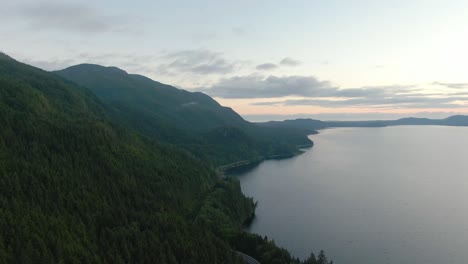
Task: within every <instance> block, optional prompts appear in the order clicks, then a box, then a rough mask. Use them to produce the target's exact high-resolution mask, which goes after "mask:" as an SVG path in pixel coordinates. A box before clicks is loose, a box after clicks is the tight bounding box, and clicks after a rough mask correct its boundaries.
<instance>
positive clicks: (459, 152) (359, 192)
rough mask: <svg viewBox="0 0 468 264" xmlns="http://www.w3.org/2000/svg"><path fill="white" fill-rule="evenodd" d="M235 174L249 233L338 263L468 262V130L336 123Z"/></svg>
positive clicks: (304, 254)
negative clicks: (295, 148) (291, 152)
mask: <svg viewBox="0 0 468 264" xmlns="http://www.w3.org/2000/svg"><path fill="white" fill-rule="evenodd" d="M310 138H311V139H312V140H313V141H314V143H315V146H314V147H313V148H311V149H308V150H307V151H306V152H305V153H304V154H302V155H299V156H297V157H294V158H291V159H286V160H269V161H266V162H263V163H261V164H260V165H259V166H257V167H255V168H254V169H252V170H250V171H248V172H245V173H242V174H240V175H237V176H238V177H239V179H240V181H241V186H242V189H243V192H244V193H245V194H246V195H248V196H252V197H254V199H255V200H256V201H258V203H259V204H258V208H257V211H256V215H257V216H256V218H255V220H254V221H253V223H252V225H251V226H250V231H251V232H254V233H258V234H260V235H266V236H268V237H269V238H270V239H274V240H275V242H276V243H277V244H278V245H280V246H282V247H285V248H287V249H288V250H289V251H290V252H291V253H292V254H294V255H295V256H298V257H300V258H305V257H306V256H308V255H309V254H310V252H311V250H313V251H314V252H316V253H317V252H318V251H319V250H320V249H323V250H325V252H326V254H327V256H329V257H330V258H331V259H333V260H334V263H335V264H344V263H346V264H357V263H359V264H366V263H369V264H383V263H392V264H394V263H399V264H403V263H408V264H409V263H411V264H417V263H424V264H428V263H437V264H440V263H444V264H447V263H456V264H466V263H468V173H467V171H468V170H467V165H468V128H466V127H443V126H398V127H386V128H336V129H326V130H322V131H320V133H319V134H318V135H313V136H311V137H310Z"/></svg>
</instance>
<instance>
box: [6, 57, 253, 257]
mask: <svg viewBox="0 0 468 264" xmlns="http://www.w3.org/2000/svg"><path fill="white" fill-rule="evenodd" d="M106 111H107V110H106V106H105V105H104V104H102V103H101V102H99V100H98V99H97V98H96V97H95V96H94V95H93V94H92V93H91V92H89V91H88V90H86V89H82V88H80V87H78V86H75V85H73V84H71V83H68V82H64V81H63V80H62V79H61V78H58V77H56V76H54V75H53V74H50V73H47V72H44V71H42V70H39V69H36V68H33V67H30V66H26V65H24V64H21V63H18V62H16V61H14V60H13V59H11V58H9V57H7V56H5V55H1V56H0V113H1V114H0V121H1V123H2V126H1V128H0V157H1V159H0V183H1V184H0V188H1V190H0V208H1V209H0V263H83V262H85V263H212V262H218V263H239V260H238V259H237V258H236V257H235V256H234V254H233V253H232V251H231V250H230V246H229V244H228V243H227V241H226V240H225V238H224V237H223V236H225V235H226V234H230V233H231V234H235V233H237V232H240V226H241V224H242V222H243V221H244V220H245V219H247V218H248V217H250V216H251V214H252V213H253V209H254V205H253V202H252V200H251V199H247V198H245V197H244V196H243V195H242V193H241V192H240V187H239V184H238V183H237V182H235V181H230V180H220V179H219V178H218V176H217V175H216V174H215V173H214V172H213V171H212V170H210V169H209V168H208V167H206V166H205V165H203V164H201V163H200V162H199V161H197V160H196V159H194V158H192V157H191V155H190V154H188V153H186V152H184V151H181V150H178V149H175V148H174V147H171V146H164V145H161V144H157V143H155V142H151V141H148V140H146V139H144V138H141V137H140V136H138V135H137V134H136V133H133V132H131V131H129V130H127V129H125V128H119V127H117V126H115V125H113V124H111V123H110V122H109V121H107V120H106V116H105V113H106ZM214 201H215V203H214ZM213 206H216V207H213ZM221 208H222V209H221ZM212 219H216V221H213V220H212ZM206 223H211V225H207V224H206Z"/></svg>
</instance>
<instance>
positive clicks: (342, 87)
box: [0, 0, 468, 120]
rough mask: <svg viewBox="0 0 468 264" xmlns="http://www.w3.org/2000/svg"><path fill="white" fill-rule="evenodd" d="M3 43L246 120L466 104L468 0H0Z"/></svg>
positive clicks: (49, 63) (440, 110)
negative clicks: (157, 86) (167, 87)
mask: <svg viewBox="0 0 468 264" xmlns="http://www.w3.org/2000/svg"><path fill="white" fill-rule="evenodd" d="M0 5H1V8H0V50H1V51H3V52H5V53H7V54H8V55H10V56H12V57H14V58H15V59H17V60H19V61H23V62H25V63H28V64H31V65H34V66H37V67H40V68H42V69H45V70H58V69H63V68H66V67H68V66H72V65H76V64H79V63H96V64H101V65H106V66H117V67H119V68H121V69H123V70H126V71H127V72H129V73H137V74H142V75H145V76H148V77H150V78H152V79H154V80H157V81H160V82H164V83H167V84H171V85H174V86H176V87H178V88H183V89H187V90H190V91H201V92H204V93H206V94H208V95H210V96H213V97H214V98H215V99H216V100H217V101H218V102H220V103H221V104H223V105H225V106H229V107H232V108H233V109H234V110H236V111H237V112H239V113H240V114H241V115H243V116H244V117H245V118H247V119H249V120H262V119H275V120H280V119H285V118H294V117H316V118H321V119H342V120H348V119H392V118H398V117H404V116H423V117H434V118H442V117H446V116H449V115H452V114H468V71H467V69H468V48H467V47H468V16H467V15H466V14H468V1H466V0H450V1H442V0H440V1H435V0H411V1H408V0H386V1H383V0H382V1H380V0H373V1H371V0H353V1H349V0H340V1H339V0H323V1H318V0H304V1H294V0H290V1H274V0H270V1H260V0H258V1H255V0H249V1H247V0H238V1H219V0H218V1H214V0H197V1H195V0H193V1H175V0H174V1H157V0H151V1H147V0H141V1H119V0H113V1H110V0H94V1H88V0H81V1H68V0H61V1H51V0H15V1H11V0H8V1H7V0H0Z"/></svg>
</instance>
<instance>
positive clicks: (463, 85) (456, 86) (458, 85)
mask: <svg viewBox="0 0 468 264" xmlns="http://www.w3.org/2000/svg"><path fill="white" fill-rule="evenodd" d="M432 84H434V85H440V86H445V87H448V88H453V89H464V88H468V83H444V82H433V83H432Z"/></svg>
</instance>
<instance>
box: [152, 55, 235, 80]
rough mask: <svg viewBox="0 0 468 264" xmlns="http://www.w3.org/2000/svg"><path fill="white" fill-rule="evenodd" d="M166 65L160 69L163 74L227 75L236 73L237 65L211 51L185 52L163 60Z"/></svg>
mask: <svg viewBox="0 0 468 264" xmlns="http://www.w3.org/2000/svg"><path fill="white" fill-rule="evenodd" d="M161 59H162V60H163V61H166V62H165V63H163V64H161V65H160V66H159V67H158V71H159V72H160V73H162V74H168V75H175V74H178V73H193V74H226V73H230V72H232V71H234V69H235V68H236V65H237V63H236V62H231V61H228V60H226V59H225V58H223V56H222V53H218V52H213V51H209V50H203V49H202V50H184V51H178V52H174V53H170V54H167V55H165V56H163V57H162V58H161Z"/></svg>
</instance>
